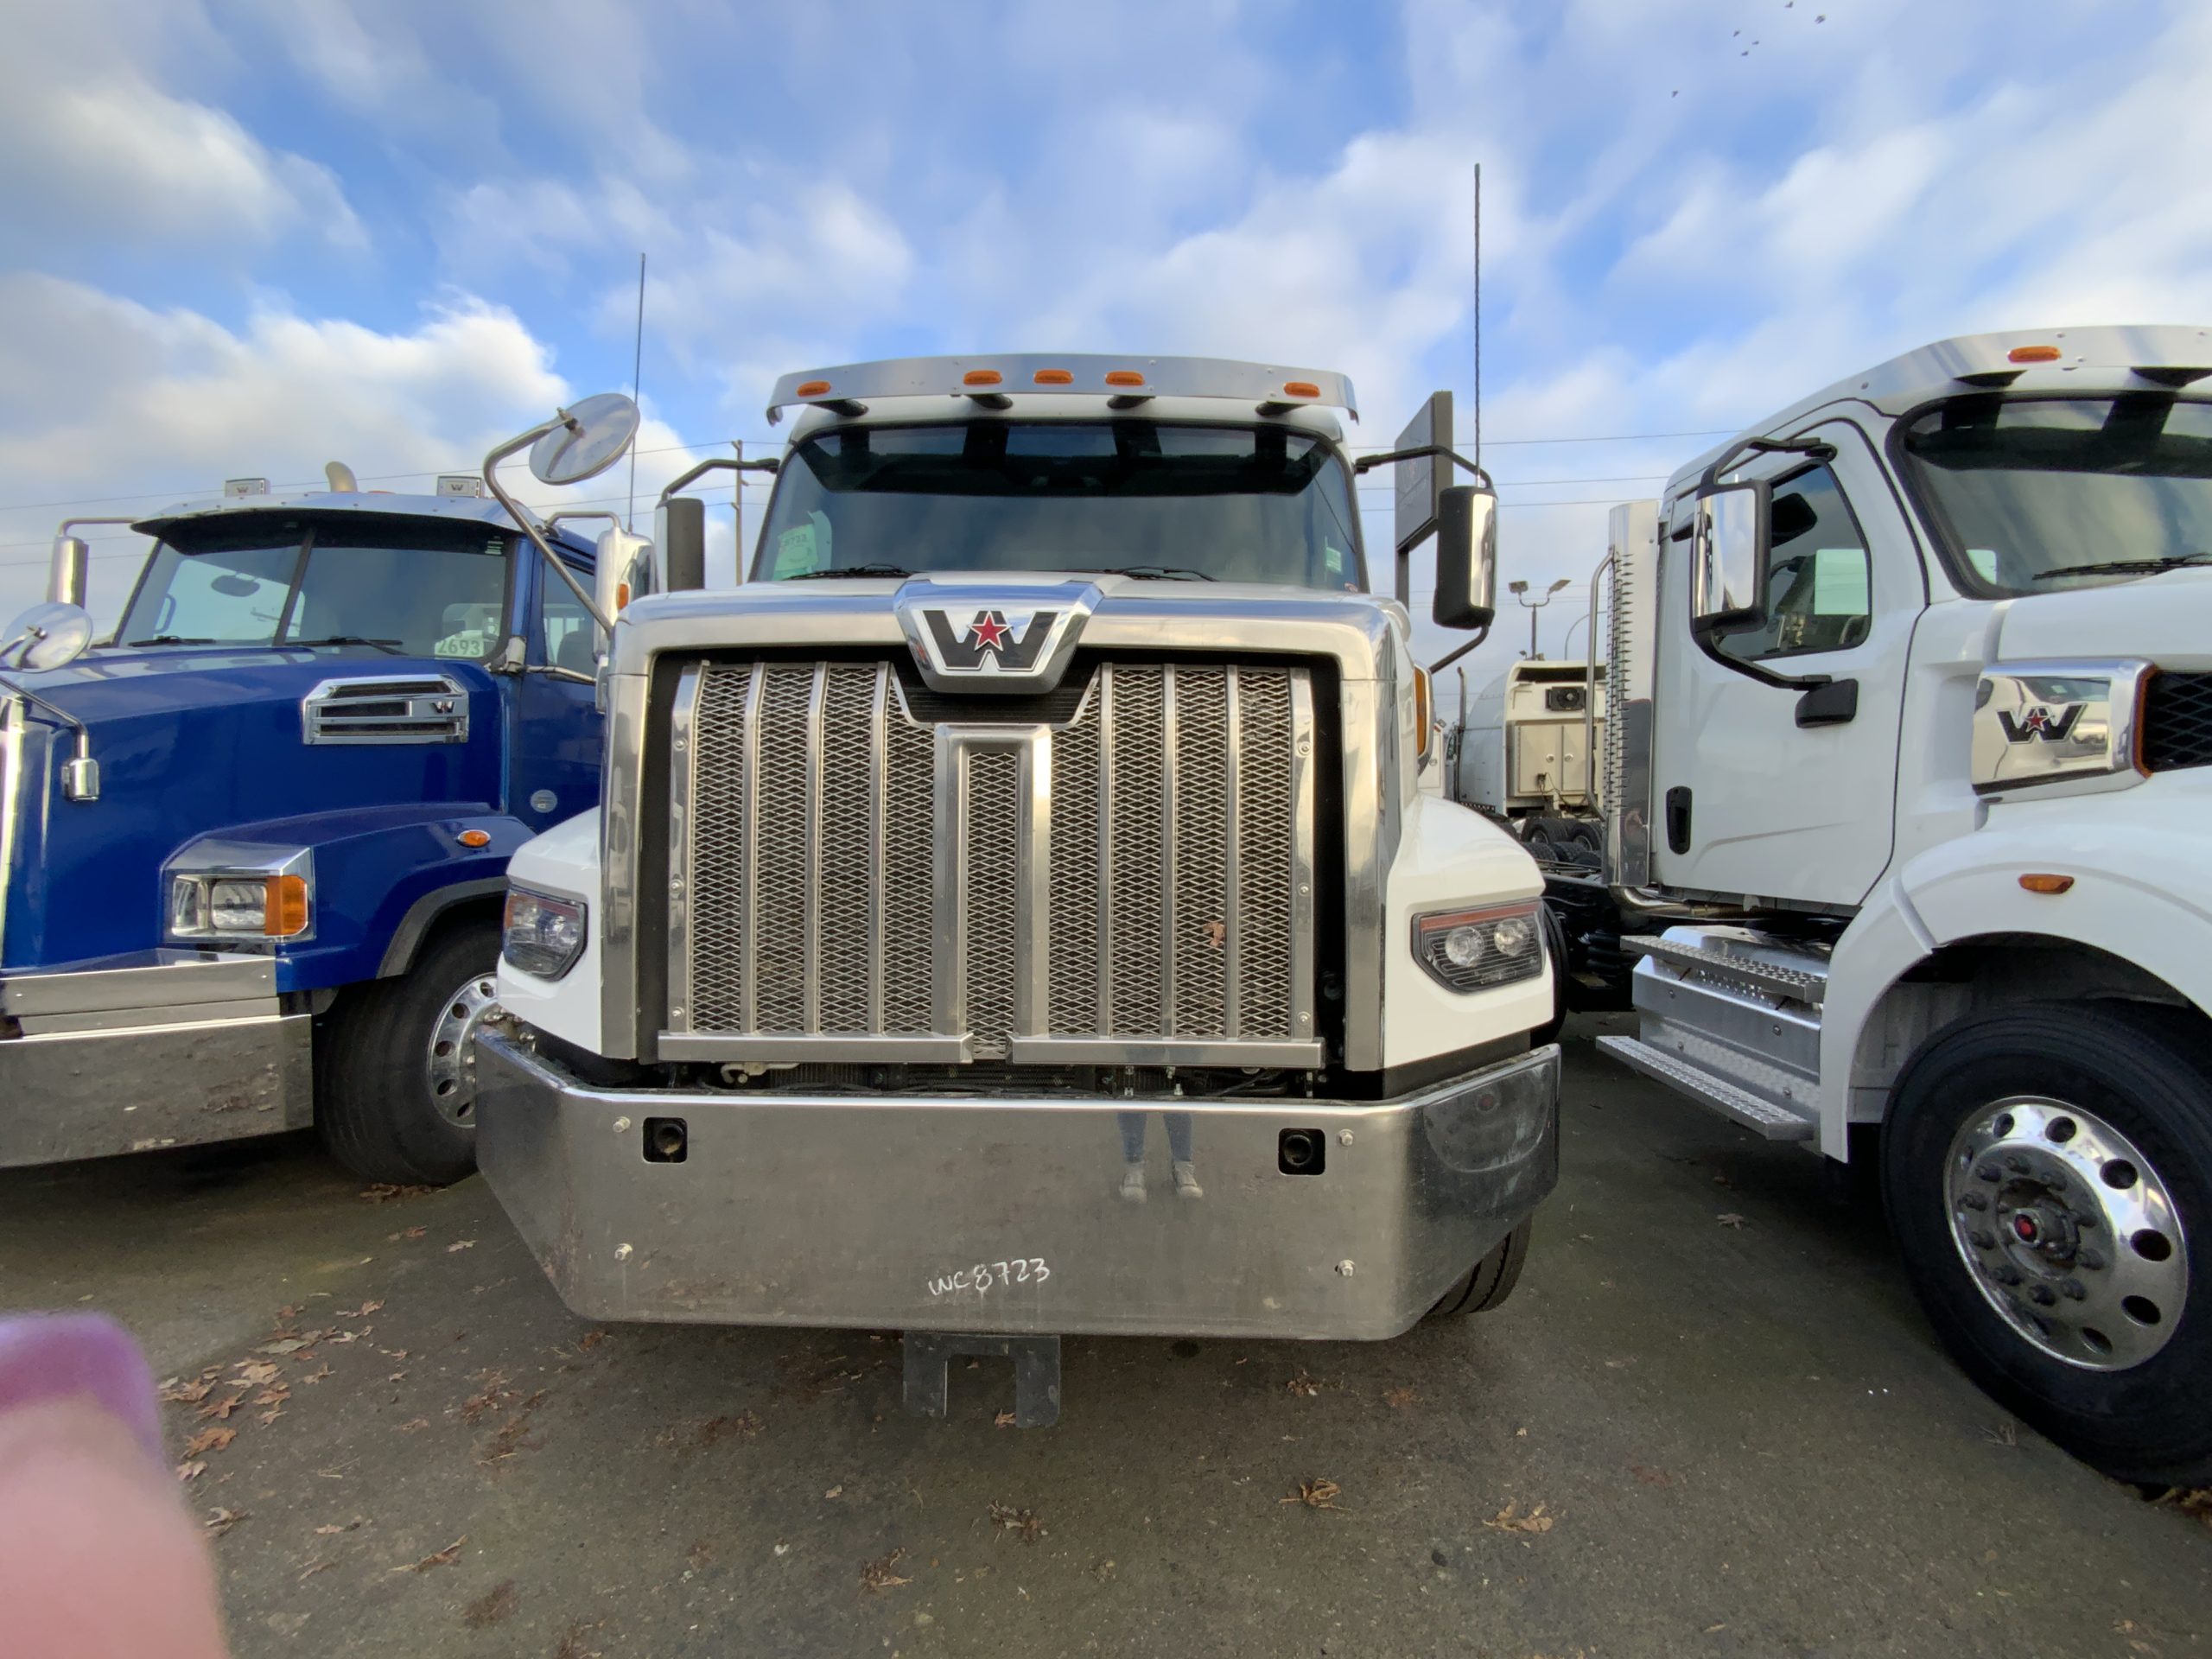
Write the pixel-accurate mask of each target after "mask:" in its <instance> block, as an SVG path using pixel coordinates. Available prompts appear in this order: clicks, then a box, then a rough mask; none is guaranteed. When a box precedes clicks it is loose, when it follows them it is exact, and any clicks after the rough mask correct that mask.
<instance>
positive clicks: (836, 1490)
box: [822, 1486, 845, 1497]
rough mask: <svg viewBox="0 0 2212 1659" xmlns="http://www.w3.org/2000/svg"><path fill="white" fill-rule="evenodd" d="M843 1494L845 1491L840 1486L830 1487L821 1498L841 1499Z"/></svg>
mask: <svg viewBox="0 0 2212 1659" xmlns="http://www.w3.org/2000/svg"><path fill="white" fill-rule="evenodd" d="M844 1494H845V1489H844V1488H843V1487H842V1486H832V1487H831V1488H830V1489H829V1491H826V1492H824V1493H823V1494H822V1496H823V1497H843V1496H844Z"/></svg>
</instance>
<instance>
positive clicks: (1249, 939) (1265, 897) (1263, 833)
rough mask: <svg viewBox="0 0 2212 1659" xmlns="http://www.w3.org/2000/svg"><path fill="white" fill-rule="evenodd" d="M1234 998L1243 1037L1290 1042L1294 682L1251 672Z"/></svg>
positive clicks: (1242, 766)
mask: <svg viewBox="0 0 2212 1659" xmlns="http://www.w3.org/2000/svg"><path fill="white" fill-rule="evenodd" d="M1236 699H1237V728H1238V734H1239V750H1240V752H1239V754H1238V757H1237V772H1236V929H1237V938H1236V963H1237V967H1236V995H1237V1003H1238V1012H1239V1014H1240V1024H1241V1027H1242V1031H1241V1034H1242V1035H1243V1036H1246V1037H1289V1036H1292V1035H1294V1034H1303V1033H1293V1032H1292V1030H1291V1028H1290V1014H1291V1009H1290V989H1291V987H1290V982H1289V979H1288V977H1287V976H1286V975H1285V974H1284V972H1283V969H1282V964H1283V963H1286V962H1287V961H1288V960H1289V958H1290V917H1291V904H1292V894H1291V886H1290V884H1291V855H1290V854H1291V840H1292V837H1291V836H1289V835H1288V834H1287V833H1286V831H1287V826H1289V825H1290V824H1291V823H1294V817H1293V813H1294V803H1293V801H1292V798H1291V778H1290V770H1291V743H1292V741H1293V740H1292V736H1291V705H1290V676H1289V675H1288V674H1287V672H1283V671H1253V670H1250V669H1246V670H1244V671H1242V672H1241V673H1239V674H1238V675H1237V677H1236Z"/></svg>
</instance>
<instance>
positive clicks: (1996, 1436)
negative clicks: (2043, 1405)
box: [1981, 1422, 2020, 1446]
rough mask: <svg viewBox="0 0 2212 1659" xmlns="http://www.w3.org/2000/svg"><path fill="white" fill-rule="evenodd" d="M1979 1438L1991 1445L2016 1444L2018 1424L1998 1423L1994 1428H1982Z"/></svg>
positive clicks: (2018, 1437)
mask: <svg viewBox="0 0 2212 1659" xmlns="http://www.w3.org/2000/svg"><path fill="white" fill-rule="evenodd" d="M1981 1438H1982V1439H1983V1440H1987V1441H1988V1442H1989V1443H1990V1444H1991V1445H1992V1446H2018V1444H2019V1443H2020V1426H2019V1425H2018V1423H2010V1422H2005V1423H1999V1424H1998V1425H1997V1427H1994V1428H1985V1429H1984V1430H1982V1431H1981Z"/></svg>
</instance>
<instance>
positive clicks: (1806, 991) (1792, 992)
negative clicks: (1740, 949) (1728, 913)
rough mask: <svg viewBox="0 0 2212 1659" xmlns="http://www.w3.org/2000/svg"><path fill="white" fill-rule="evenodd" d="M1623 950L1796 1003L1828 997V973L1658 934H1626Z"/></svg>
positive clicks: (1622, 941)
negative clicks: (1786, 965) (1771, 961)
mask: <svg viewBox="0 0 2212 1659" xmlns="http://www.w3.org/2000/svg"><path fill="white" fill-rule="evenodd" d="M1621 949H1622V950H1640V951H1642V952H1643V954H1644V955H1645V956H1648V957H1657V958H1658V959H1659V960H1660V961H1662V962H1664V963H1672V964H1674V965H1675V967H1677V968H1683V969H1703V970H1706V971H1708V972H1711V973H1716V974H1719V975H1721V976H1725V977H1726V978H1729V979H1732V980H1734V981H1736V982H1738V984H1742V985H1748V986H1751V987H1753V988H1756V989H1758V990H1762V991H1765V992H1768V993H1769V994H1770V995H1775V996H1786V997H1788V998H1789V999H1790V1000H1791V1001H1796V1002H1809V1003H1815V1004H1817V1003H1819V1002H1820V1001H1821V999H1822V998H1824V997H1825V996H1826V995H1827V988H1828V982H1827V975H1826V974H1808V973H1806V972H1805V971H1804V970H1803V969H1797V968H1783V967H1781V966H1779V965H1777V963H1770V962H1761V961H1760V960H1759V959H1758V957H1743V956H1738V955H1737V954H1736V953H1735V952H1734V951H1732V950H1712V949H1709V948H1708V947H1707V946H1705V945H1701V944H1677V943H1675V941H1674V940H1672V939H1666V938H1660V937H1659V936H1658V935H1657V934H1656V933H1628V934H1624V935H1623V936H1622V938H1621Z"/></svg>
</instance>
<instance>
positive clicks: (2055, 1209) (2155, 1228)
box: [1944, 1095, 2189, 1371]
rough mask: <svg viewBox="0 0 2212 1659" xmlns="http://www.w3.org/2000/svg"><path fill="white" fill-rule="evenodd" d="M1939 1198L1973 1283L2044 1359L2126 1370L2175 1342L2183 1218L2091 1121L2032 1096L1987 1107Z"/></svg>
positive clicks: (2130, 1147)
mask: <svg viewBox="0 0 2212 1659" xmlns="http://www.w3.org/2000/svg"><path fill="white" fill-rule="evenodd" d="M1944 1198H1945V1201H1946V1204H1947V1205H1948V1209H1949V1211H1950V1219H1951V1236H1952V1239H1953V1241H1954V1242H1955V1243H1956V1244H1957V1246H1958V1249H1959V1255H1960V1258H1961V1260H1962V1261H1963V1262H1965V1263H1966V1267H1967V1272H1968V1273H1969V1274H1971V1275H1972V1276H1973V1278H1974V1284H1975V1286H1976V1287H1978V1288H1979V1289H1980V1292H1981V1294H1982V1295H1983V1296H1984V1297H1985V1298H1986V1300H1988V1303H1989V1305H1990V1306H1992V1307H1993V1308H1994V1309H1996V1310H1997V1313H1998V1314H1999V1317H2001V1318H2002V1319H2004V1320H2005V1323H2006V1324H2007V1325H2011V1326H2012V1329H2013V1330H2014V1331H2016V1332H2018V1333H2019V1334H2020V1335H2021V1336H2022V1337H2023V1338H2025V1339H2026V1340H2027V1341H2028V1342H2029V1343H2030V1344H2031V1345H2033V1346H2034V1347H2035V1348H2036V1349H2037V1350H2038V1351H2041V1352H2043V1353H2044V1354H2048V1355H2049V1356H2050V1357H2051V1358H2053V1359H2057V1360H2063V1361H2064V1362H2065V1363H2067V1364H2069V1365H2075V1366H2079V1367H2081V1368H2082V1370H2092V1371H2124V1370H2129V1369H2131V1368H2132V1367H2134V1366H2137V1365H2140V1364H2142V1363H2144V1362H2145V1360H2147V1359H2149V1358H2150V1357H2152V1355H2154V1354H2156V1353H2157V1352H2158V1351H2159V1350H2160V1349H2162V1348H2164V1346H2165V1345H2166V1344H2167V1343H2168V1342H2169V1341H2171V1339H2172V1338H2173V1333H2174V1330H2175V1328H2176V1327H2177V1325H2180V1323H2181V1317H2182V1310H2183V1306H2184V1305H2185V1304H2186V1302H2187V1300H2188V1297H2189V1252H2188V1249H2187V1241H2186V1240H2185V1239H2184V1238H2183V1234H2182V1225H2181V1216H2180V1212H2179V1211H2177V1209H2176V1207H2175V1205H2174V1202H2173V1198H2172V1195H2171V1192H2170V1191H2169V1189H2168V1188H2167V1186H2166V1184H2165V1182H2164V1180H2163V1179H2161V1178H2160V1177H2159V1174H2158V1171H2157V1170H2156V1169H2154V1168H2153V1167H2152V1165H2151V1160H2149V1159H2147V1158H2145V1156H2144V1155H2143V1154H2142V1151H2141V1150H2140V1148H2139V1147H2137V1146H2136V1145H2135V1144H2134V1143H2133V1141H2130V1140H2128V1138H2127V1137H2126V1135H2122V1134H2121V1133H2120V1131H2119V1130H2118V1129H2116V1128H2113V1126H2112V1125H2111V1124H2109V1123H2107V1122H2105V1121H2104V1120H2103V1119H2102V1118H2101V1117H2099V1116H2097V1115H2096V1114H2095V1113H2094V1112H2088V1111H2084V1110H2082V1109H2081V1108H2080V1107H2078V1106H2073V1105H2069V1104H2068V1103H2065V1102H2063V1101H2059V1100H2052V1099H2050V1098H2048V1097H2045V1096H2035V1095H2029V1096H2016V1097H2014V1098H2012V1099H2008V1100H2000V1101H1998V1102H1996V1103H1993V1104H1992V1105H1990V1106H1987V1107H1985V1108H1983V1109H1981V1110H1980V1111H1979V1112H1977V1113H1975V1114H1974V1116H1973V1117H1972V1118H1970V1119H1969V1120H1968V1121H1967V1123H1966V1125H1965V1127H1963V1128H1961V1129H1960V1131H1959V1133H1958V1135H1956V1136H1955V1138H1954V1139H1953V1141H1952V1142H1951V1154H1950V1161H1949V1163H1948V1166H1947V1167H1946V1169H1945V1171H1944Z"/></svg>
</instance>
